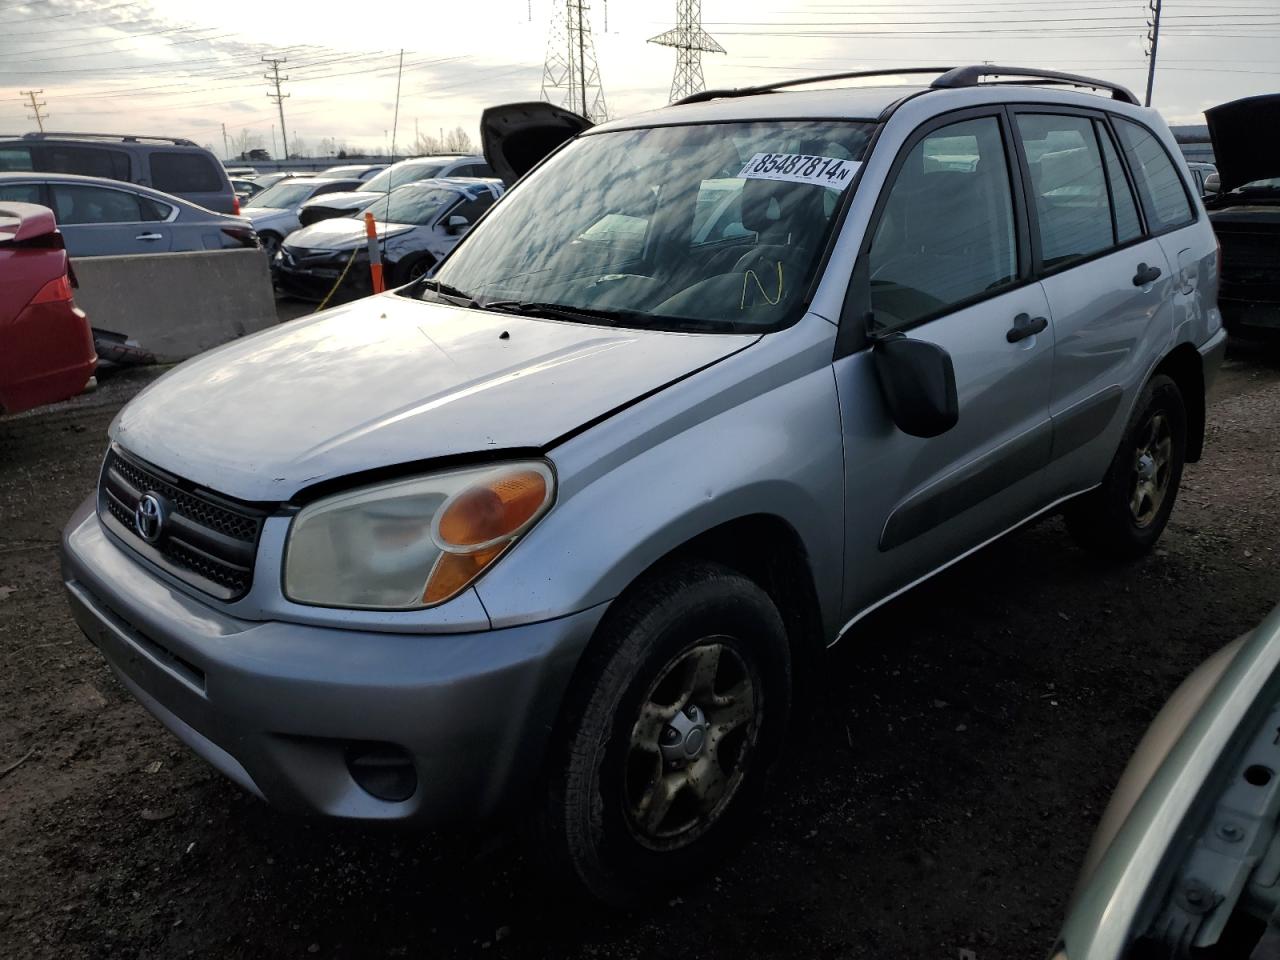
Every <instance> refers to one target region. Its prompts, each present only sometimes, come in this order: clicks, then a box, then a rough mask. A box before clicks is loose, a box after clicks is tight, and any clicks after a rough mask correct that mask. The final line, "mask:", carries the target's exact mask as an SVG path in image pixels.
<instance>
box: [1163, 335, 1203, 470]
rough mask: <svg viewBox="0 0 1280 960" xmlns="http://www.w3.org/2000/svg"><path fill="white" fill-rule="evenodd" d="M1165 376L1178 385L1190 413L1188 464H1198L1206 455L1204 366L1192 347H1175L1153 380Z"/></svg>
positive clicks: (1188, 418)
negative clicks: (1203, 455) (1158, 376)
mask: <svg viewBox="0 0 1280 960" xmlns="http://www.w3.org/2000/svg"><path fill="white" fill-rule="evenodd" d="M1158 374H1164V375H1165V376H1167V377H1169V378H1170V379H1171V380H1172V381H1173V382H1174V383H1175V384H1177V385H1178V391H1179V392H1180V393H1181V394H1182V403H1183V405H1184V407H1185V408H1186V412H1187V453H1186V460H1187V463H1196V462H1197V461H1198V460H1199V459H1200V455H1201V453H1202V452H1203V451H1204V429H1205V395H1204V391H1205V386H1204V364H1203V360H1202V358H1201V356H1200V353H1199V351H1197V350H1196V348H1195V347H1193V346H1192V345H1191V344H1189V343H1180V344H1178V345H1177V346H1176V347H1174V348H1173V349H1172V350H1171V351H1169V353H1168V354H1167V355H1166V356H1165V357H1164V359H1163V360H1161V361H1160V363H1159V364H1158V365H1157V366H1156V368H1155V370H1154V371H1153V372H1152V374H1151V375H1152V376H1153V377H1154V376H1157V375H1158Z"/></svg>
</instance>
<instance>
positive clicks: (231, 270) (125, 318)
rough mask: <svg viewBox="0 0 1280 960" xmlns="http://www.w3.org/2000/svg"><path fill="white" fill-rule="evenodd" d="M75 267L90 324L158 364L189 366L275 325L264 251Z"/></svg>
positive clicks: (93, 260) (159, 256)
mask: <svg viewBox="0 0 1280 960" xmlns="http://www.w3.org/2000/svg"><path fill="white" fill-rule="evenodd" d="M71 265H72V268H73V269H74V270H75V273H76V279H77V280H78V281H79V283H80V286H79V287H78V288H77V289H76V303H77V304H79V306H80V307H81V308H83V310H84V311H85V313H87V314H89V322H90V323H91V324H92V325H93V326H95V327H100V328H102V329H104V330H113V331H115V332H117V333H123V334H127V335H128V336H129V337H131V338H133V339H134V340H137V341H138V343H139V345H141V346H143V347H145V348H146V349H148V350H150V351H151V352H152V353H154V354H155V355H156V357H157V358H158V359H160V360H185V359H186V358H187V357H191V356H195V355H196V354H197V353H201V352H203V351H205V350H208V349H209V348H210V347H216V346H217V345H218V344H220V343H226V342H227V341H228V340H234V339H236V338H237V337H242V336H244V335H245V334H246V333H253V332H254V331H255V330H262V329H263V328H265V327H269V326H272V325H274V324H275V322H276V307H275V295H274V293H273V292H272V289H271V275H270V272H269V271H268V269H267V257H266V255H265V254H264V253H263V252H262V251H261V250H248V249H246V250H206V251H200V252H197V253H152V254H139V255H137V256H131V257H77V258H75V259H73V261H72V264H71Z"/></svg>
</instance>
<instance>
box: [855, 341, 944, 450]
mask: <svg viewBox="0 0 1280 960" xmlns="http://www.w3.org/2000/svg"><path fill="white" fill-rule="evenodd" d="M874 344H875V345H874V347H873V348H872V351H871V357H872V360H873V362H874V363H875V367H876V376H877V377H878V378H879V380H880V391H881V393H883V394H884V401H885V404H886V405H887V406H888V407H889V415H890V416H891V417H892V418H893V422H894V423H895V424H897V426H898V429H899V430H901V431H902V432H903V433H907V434H910V435H911V436H913V437H936V436H938V435H939V434H943V433H946V432H947V431H948V430H950V429H951V428H952V427H954V426H955V425H956V423H957V422H958V421H959V420H960V398H959V396H958V395H957V393H956V371H955V367H954V366H953V365H952V363H951V354H949V353H947V351H946V350H943V349H942V347H940V346H938V345H937V344H936V343H929V342H928V341H925V340H912V339H910V338H908V337H905V336H903V335H902V334H900V333H893V334H889V335H888V336H886V337H881V338H877V339H875V341H874Z"/></svg>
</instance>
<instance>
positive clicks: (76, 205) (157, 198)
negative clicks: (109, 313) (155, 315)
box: [0, 173, 258, 257]
mask: <svg viewBox="0 0 1280 960" xmlns="http://www.w3.org/2000/svg"><path fill="white" fill-rule="evenodd" d="M0 200H7V201H16V202H19V203H38V204H40V205H41V206H45V207H48V208H49V209H51V210H52V211H53V212H54V216H55V217H56V218H57V221H58V229H59V230H60V231H61V232H62V236H63V239H64V241H65V243H66V246H67V252H68V253H70V254H71V255H72V256H73V257H95V256H108V255H120V254H133V253H171V252H172V253H178V252H186V251H192V250H223V249H236V248H239V247H256V246H257V245H258V236H257V234H256V233H255V232H254V230H253V227H252V225H250V223H249V221H248V220H246V219H244V218H242V217H234V216H229V215H227V214H224V213H215V212H214V211H212V210H206V209H205V208H204V207H198V206H196V205H195V204H193V203H188V202H187V201H186V200H182V199H180V198H178V197H174V196H171V195H169V194H167V193H161V192H160V191H159V190H152V189H151V188H150V187H142V186H138V185H137V184H133V183H123V182H121V181H119V180H108V179H106V178H105V177H78V176H75V175H73V174H69V173H67V174H63V173H0Z"/></svg>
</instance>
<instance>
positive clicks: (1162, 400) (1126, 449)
mask: <svg viewBox="0 0 1280 960" xmlns="http://www.w3.org/2000/svg"><path fill="white" fill-rule="evenodd" d="M1161 421H1163V423H1164V424H1166V425H1167V428H1168V456H1167V463H1165V464H1164V468H1163V469H1164V470H1165V471H1167V472H1165V473H1164V475H1163V493H1162V495H1161V496H1160V497H1159V501H1158V503H1157V502H1156V501H1155V498H1154V496H1152V495H1146V494H1144V493H1143V492H1142V491H1140V490H1138V485H1139V483H1143V482H1145V481H1144V480H1143V479H1142V478H1143V477H1144V476H1145V474H1143V473H1142V471H1143V470H1150V471H1154V478H1155V481H1156V483H1157V486H1159V484H1160V481H1161V474H1162V468H1161V467H1160V466H1159V464H1158V461H1151V462H1150V463H1149V464H1144V463H1143V462H1142V461H1141V457H1142V456H1143V454H1144V451H1145V450H1147V448H1148V446H1150V445H1151V443H1152V441H1153V438H1154V437H1155V434H1156V433H1158V432H1162V431H1161V428H1160V427H1159V426H1158V424H1159V423H1160V422H1161ZM1186 453H1187V412H1186V407H1185V405H1184V404H1183V401H1182V393H1181V391H1179V390H1178V385H1177V384H1176V383H1174V382H1173V380H1172V379H1170V378H1169V377H1167V376H1165V375H1163V374H1157V375H1156V376H1154V377H1152V378H1151V382H1150V383H1148V384H1147V386H1146V389H1144V390H1143V391H1142V396H1141V397H1140V398H1139V399H1138V403H1137V405H1136V406H1135V407H1134V414H1133V417H1132V418H1131V419H1130V421H1129V424H1128V426H1127V427H1126V428H1125V431H1124V436H1123V437H1122V438H1121V440H1120V446H1119V448H1118V449H1117V450H1116V455H1115V457H1114V458H1113V459H1112V461H1111V466H1110V467H1109V468H1108V469H1107V474H1106V476H1105V477H1104V478H1103V480H1102V485H1101V486H1100V487H1098V488H1097V489H1096V490H1094V491H1092V492H1091V493H1088V494H1086V495H1085V496H1083V497H1080V498H1079V499H1077V500H1076V501H1075V502H1074V503H1072V504H1071V506H1070V507H1069V508H1068V509H1067V511H1066V520H1067V529H1068V530H1069V531H1070V532H1071V535H1072V536H1073V537H1074V538H1075V540H1076V542H1077V543H1078V544H1080V546H1082V547H1084V548H1085V549H1086V550H1090V551H1092V552H1094V553H1097V554H1099V555H1101V556H1104V557H1107V558H1109V559H1112V560H1134V559H1137V558H1138V557H1140V556H1142V555H1143V554H1145V553H1146V552H1147V551H1149V550H1150V549H1151V548H1152V547H1153V546H1155V543H1156V541H1157V540H1159V539H1160V534H1161V533H1163V532H1164V528H1165V525H1166V524H1167V523H1168V522H1169V515H1170V514H1171V513H1172V512H1173V504H1174V501H1175V500H1176V499H1177V496H1178V485H1179V484H1180V483H1181V481H1182V468H1183V465H1184V463H1185V462H1186ZM1135 503H1139V504H1140V505H1139V506H1138V507H1135Z"/></svg>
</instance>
